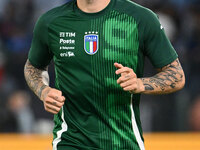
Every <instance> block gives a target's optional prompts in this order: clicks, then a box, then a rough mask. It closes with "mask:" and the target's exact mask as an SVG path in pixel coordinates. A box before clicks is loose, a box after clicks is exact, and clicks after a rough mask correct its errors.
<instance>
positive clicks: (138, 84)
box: [114, 63, 144, 93]
mask: <svg viewBox="0 0 200 150" xmlns="http://www.w3.org/2000/svg"><path fill="white" fill-rule="evenodd" d="M114 66H115V67H116V68H117V69H118V70H117V71H116V74H117V75H119V74H121V77H119V79H118V80H117V83H118V84H119V85H120V86H121V87H122V88H123V90H124V91H129V92H130V93H142V92H143V91H144V85H143V83H142V81H141V80H140V79H139V78H137V75H136V74H135V72H134V71H133V69H131V68H128V67H124V66H123V65H122V64H119V63H114Z"/></svg>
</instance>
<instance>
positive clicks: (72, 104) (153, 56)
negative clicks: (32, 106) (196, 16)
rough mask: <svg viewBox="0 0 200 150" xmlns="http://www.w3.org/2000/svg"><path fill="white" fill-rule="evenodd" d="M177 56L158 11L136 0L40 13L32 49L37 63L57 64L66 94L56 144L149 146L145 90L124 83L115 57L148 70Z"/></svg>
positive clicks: (61, 147) (116, 148) (133, 149)
mask: <svg viewBox="0 0 200 150" xmlns="http://www.w3.org/2000/svg"><path fill="white" fill-rule="evenodd" d="M145 57H148V58H149V59H150V61H151V62H152V64H153V65H154V66H155V67H156V68H160V67H163V66H165V65H167V64H169V63H171V62H172V61H174V60H175V59H176V58H177V54H176V52H175V50H174V49H173V47H172V46H171V44H170V42H169V40H168V39H167V37H166V35H165V33H164V30H163V29H162V26H161V25H160V23H159V21H158V19H157V17H156V15H155V14H154V13H153V12H152V11H150V10H148V9H147V8H144V7H142V6H140V5H137V4H135V3H133V2H130V1H129V0H111V2H110V3H109V5H108V6H107V7H106V8H105V9H103V10H102V11H100V12H98V13H85V12H82V11H81V10H80V9H79V8H78V7H77V4H76V1H75V0H73V1H71V2H69V3H66V4H65V5H63V6H60V7H58V8H55V9H52V10H50V11H49V12H47V13H45V14H44V15H42V16H41V17H40V19H39V20H38V22H37V24H36V26H35V30H34V36H33V41H32V46H31V49H30V52H29V60H30V62H31V63H32V65H33V66H35V67H37V68H44V67H45V66H47V65H48V64H49V63H50V61H51V60H53V62H54V65H55V73H56V80H55V81H56V83H55V85H56V88H57V89H59V90H61V91H62V93H63V95H64V96H65V97H66V101H65V104H64V106H63V108H62V110H61V111H60V112H59V113H58V114H57V115H55V117H54V122H55V127H54V130H53V134H54V140H53V149H54V150H57V149H58V150H144V149H145V148H144V142H143V137H142V128H141V123H140V113H139V102H140V95H139V94H133V95H131V94H130V93H129V92H125V91H123V89H122V88H121V87H120V86H119V85H118V84H117V82H116V80H117V79H118V78H119V76H117V75H116V74H115V71H116V68H115V67H114V63H115V62H118V63H121V64H123V65H124V66H127V67H130V68H132V69H133V70H134V72H135V73H136V74H137V76H138V77H142V75H143V66H144V58H145Z"/></svg>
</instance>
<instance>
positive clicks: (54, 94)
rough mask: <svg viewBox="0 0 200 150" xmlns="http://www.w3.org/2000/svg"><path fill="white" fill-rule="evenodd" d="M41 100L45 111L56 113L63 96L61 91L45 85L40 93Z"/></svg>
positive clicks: (62, 101) (63, 99)
mask: <svg viewBox="0 0 200 150" xmlns="http://www.w3.org/2000/svg"><path fill="white" fill-rule="evenodd" d="M41 100H42V101H43V103H44V108H45V110H46V111H48V112H50V113H53V114H57V113H58V112H59V111H60V109H61V108H62V106H63V105H64V102H65V97H64V96H62V92H61V91H59V90H57V89H53V88H50V87H46V88H45V89H44V90H43V91H42V94H41Z"/></svg>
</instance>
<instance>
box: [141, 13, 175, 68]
mask: <svg viewBox="0 0 200 150" xmlns="http://www.w3.org/2000/svg"><path fill="white" fill-rule="evenodd" d="M143 37H144V49H145V54H146V55H147V57H148V58H149V59H150V61H151V63H152V64H153V66H154V67H155V68H162V67H164V66H166V65H168V64H170V63H171V62H173V61H174V60H175V59H176V58H177V57H178V55H177V53H176V51H175V50H174V48H173V46H172V45H171V43H170V41H169V39H168V38H167V36H166V34H165V31H164V29H163V27H162V25H161V24H160V22H159V20H158V17H157V16H156V15H155V14H154V13H153V12H151V11H150V12H149V13H148V15H146V23H145V32H144V36H143Z"/></svg>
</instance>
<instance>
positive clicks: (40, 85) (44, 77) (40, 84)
mask: <svg viewBox="0 0 200 150" xmlns="http://www.w3.org/2000/svg"><path fill="white" fill-rule="evenodd" d="M24 76H25V79H26V82H27V84H28V86H29V87H30V89H31V90H32V91H33V92H34V93H35V94H36V95H37V96H38V97H39V98H40V99H42V98H41V95H42V91H43V90H44V89H45V88H46V87H48V85H49V75H48V72H47V69H44V70H40V69H37V68H35V67H34V66H33V65H32V64H31V63H30V61H29V60H27V62H26V64H25V67H24Z"/></svg>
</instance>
